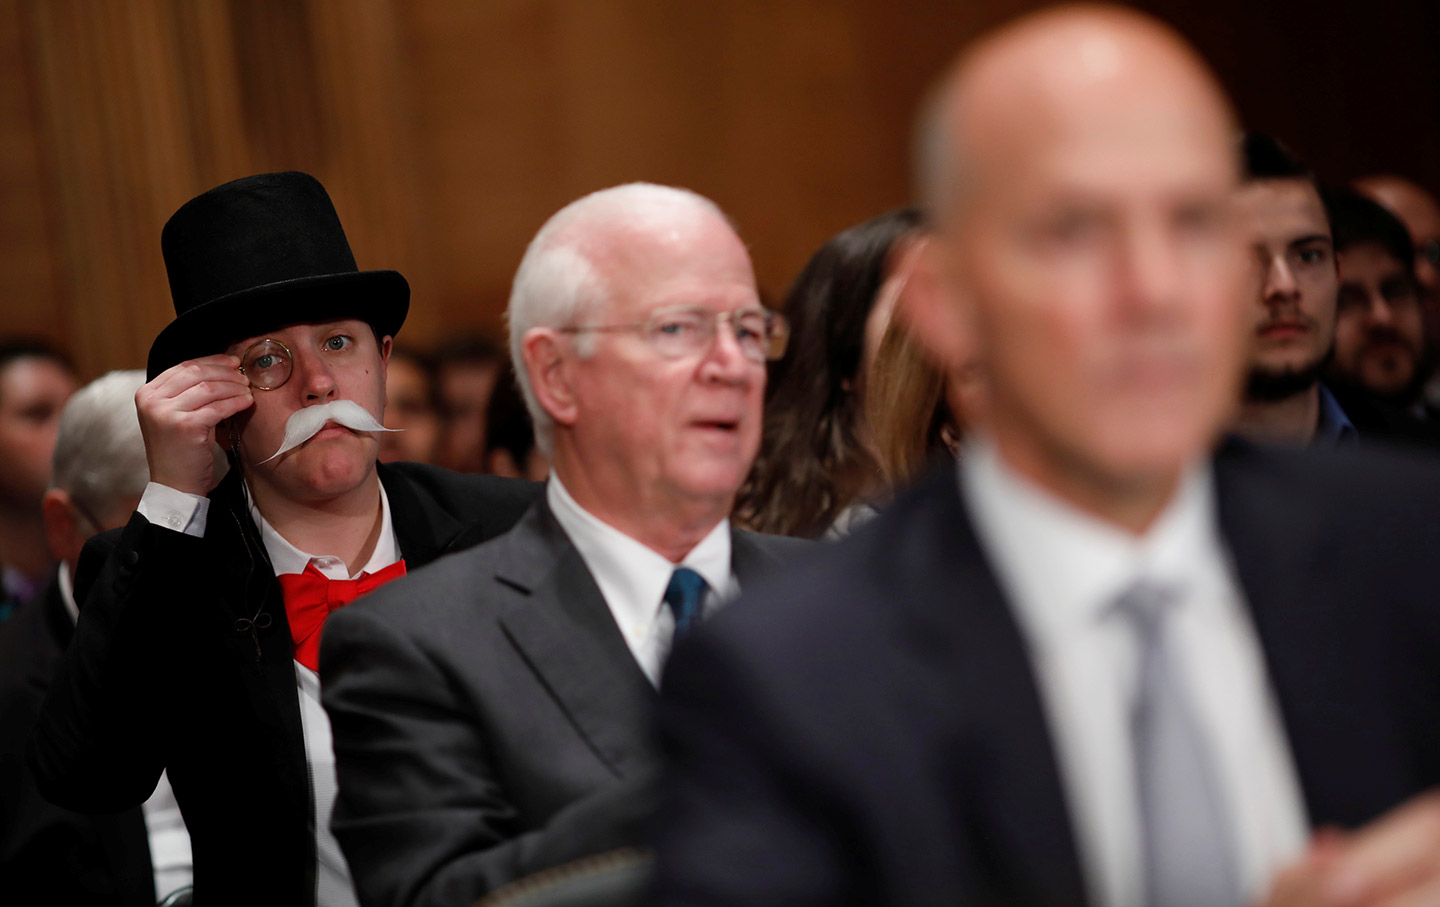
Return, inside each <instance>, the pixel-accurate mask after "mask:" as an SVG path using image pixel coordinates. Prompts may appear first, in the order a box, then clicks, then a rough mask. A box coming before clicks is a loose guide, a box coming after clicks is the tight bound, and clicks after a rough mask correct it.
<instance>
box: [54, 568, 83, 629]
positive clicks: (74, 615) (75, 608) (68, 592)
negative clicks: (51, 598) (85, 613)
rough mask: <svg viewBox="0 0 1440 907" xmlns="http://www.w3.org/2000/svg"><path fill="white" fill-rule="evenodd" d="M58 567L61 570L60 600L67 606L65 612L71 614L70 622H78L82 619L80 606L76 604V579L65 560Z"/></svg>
mask: <svg viewBox="0 0 1440 907" xmlns="http://www.w3.org/2000/svg"><path fill="white" fill-rule="evenodd" d="M57 569H58V570H59V571H60V577H59V582H60V602H61V604H63V605H64V606H65V613H66V614H69V615H70V622H71V623H76V622H78V621H79V620H80V606H79V605H77V604H75V581H74V580H72V579H71V578H70V568H69V567H67V566H66V565H65V562H64V561H61V562H60V566H59V567H58V568H57Z"/></svg>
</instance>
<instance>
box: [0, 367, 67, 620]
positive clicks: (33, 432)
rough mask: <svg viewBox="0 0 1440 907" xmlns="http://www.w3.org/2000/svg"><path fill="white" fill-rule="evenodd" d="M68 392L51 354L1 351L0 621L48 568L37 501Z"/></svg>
mask: <svg viewBox="0 0 1440 907" xmlns="http://www.w3.org/2000/svg"><path fill="white" fill-rule="evenodd" d="M75 386H76V385H75V372H74V370H73V369H72V368H71V367H70V363H69V362H68V361H67V360H66V359H65V357H64V356H62V355H60V353H58V352H56V351H55V350H54V349H52V348H51V347H49V346H46V345H44V344H41V343H35V342H30V341H11V342H4V343H0V581H3V584H4V590H3V594H0V621H3V620H4V619H5V617H6V616H8V615H9V614H10V612H11V611H12V610H14V609H15V608H16V607H19V606H20V605H21V604H22V603H23V602H25V601H26V600H28V599H29V598H30V597H31V596H33V595H34V594H35V593H36V592H37V591H39V589H40V587H41V586H43V585H44V584H45V582H46V580H47V579H48V577H49V574H50V570H51V568H52V567H53V566H54V563H55V562H54V561H52V560H51V559H50V552H49V550H48V549H47V548H46V546H45V527H44V525H43V523H42V522H41V519H40V497H41V495H43V494H44V493H45V488H46V486H47V484H48V482H49V480H50V455H51V453H52V452H53V451H54V449H55V431H56V427H57V426H58V425H59V423H60V410H61V408H62V407H64V405H65V401H66V400H68V399H69V398H70V395H71V394H73V393H74V392H75Z"/></svg>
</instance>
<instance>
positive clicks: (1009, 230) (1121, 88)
mask: <svg viewBox="0 0 1440 907" xmlns="http://www.w3.org/2000/svg"><path fill="white" fill-rule="evenodd" d="M929 114H930V119H929V120H928V121H927V123H926V127H927V128H926V130H925V135H926V138H927V140H928V141H929V142H930V143H931V144H930V145H929V146H928V147H926V148H924V149H922V150H923V152H924V155H925V156H924V160H925V161H926V162H927V165H928V166H927V167H926V169H925V172H924V173H923V174H922V180H923V184H924V188H925V190H926V192H927V195H928V197H929V198H930V199H931V201H932V204H933V210H934V214H935V227H936V230H937V238H936V240H935V241H934V242H933V243H932V244H931V245H930V246H928V247H927V248H928V249H929V250H931V251H930V252H929V254H927V256H926V257H925V258H924V259H923V260H922V261H921V263H920V265H919V267H918V268H917V271H916V272H915V273H914V274H913V275H912V276H911V280H910V283H911V287H910V290H911V291H912V292H914V294H915V295H914V298H913V303H914V305H913V315H914V317H915V319H916V322H917V324H918V325H919V326H920V327H921V334H920V336H924V337H925V338H926V339H927V342H929V343H932V344H935V345H937V346H938V347H940V348H943V347H944V345H945V338H947V337H948V338H955V348H954V349H953V350H952V354H951V355H950V357H949V359H948V361H949V362H950V364H951V367H952V368H956V367H958V366H959V365H960V364H961V358H960V356H961V349H960V346H961V344H960V343H959V340H960V338H964V337H966V336H967V333H966V332H967V331H968V330H970V329H971V326H972V325H973V330H974V332H975V333H974V347H975V348H978V350H979V354H980V357H981V360H982V364H983V368H984V373H985V378H986V381H987V382H988V386H987V389H986V402H985V406H984V416H983V418H982V419H980V420H978V421H977V422H976V423H975V424H974V425H973V426H971V431H972V432H973V443H971V444H969V445H968V446H967V448H966V450H965V452H964V453H963V454H962V456H961V458H960V465H959V467H958V470H957V469H956V468H953V467H952V468H947V469H945V470H943V471H942V472H941V473H940V474H938V475H936V476H934V477H933V478H932V479H929V480H927V481H926V482H925V483H923V484H922V485H920V486H919V487H917V488H916V489H915V490H914V491H913V492H910V493H907V494H905V495H902V496H901V497H900V498H899V499H898V500H897V501H896V502H895V504H894V505H892V507H891V508H889V509H888V510H887V511H886V512H885V513H883V514H881V516H879V517H877V518H876V520H875V521H874V522H873V523H872V524H870V525H868V526H866V527H864V528H863V529H862V530H860V531H859V532H858V533H857V534H856V535H855V536H853V537H852V538H851V539H849V540H847V541H845V542H842V543H840V544H839V545H838V546H836V547H835V548H833V549H828V550H826V551H823V552H821V554H820V556H819V557H817V558H815V559H814V560H813V561H811V562H810V563H809V564H807V565H805V566H804V567H802V569H800V570H798V571H797V572H796V573H794V574H793V575H790V576H787V577H785V578H784V579H783V580H782V581H780V582H778V583H776V584H774V585H773V586H768V587H766V588H765V589H763V590H761V591H759V592H757V593H755V594H754V595H752V596H749V597H747V599H745V600H742V601H740V602H737V603H736V604H735V605H734V606H733V607H732V608H731V609H730V610H729V611H727V612H725V613H722V614H721V615H719V616H718V617H717V618H716V620H715V621H713V622H712V623H711V624H710V625H708V626H707V627H705V628H703V629H702V631H701V632H700V633H699V634H698V635H697V637H696V639H695V640H694V642H693V644H691V645H689V646H687V647H684V648H682V649H681V650H680V651H678V652H677V653H676V657H675V658H674V659H672V661H671V664H670V667H669V670H668V671H667V673H666V676H665V683H664V688H663V689H664V695H663V696H662V709H661V712H662V716H661V717H662V742H663V746H664V748H665V750H666V751H667V752H668V754H669V755H670V757H671V758H672V759H673V765H674V769H673V788H672V790H671V792H670V795H669V799H668V804H667V806H666V808H665V810H664V812H663V814H662V822H661V827H660V828H659V830H658V834H657V841H658V842H659V843H658V846H659V853H660V858H661V859H660V879H659V888H658V892H659V898H660V901H661V903H663V904H667V905H677V904H684V905H689V904H696V905H702V904H703V905H710V904H714V905H720V904H726V905H730V904H733V905H741V904H744V905H747V907H753V905H767V904H773V905H781V904H783V905H787V907H794V905H815V904H855V905H860V904H866V905H869V904H896V905H907V907H915V905H932V904H933V905H941V904H944V905H955V904H1049V905H1057V907H1058V905H1075V904H1085V903H1089V904H1098V905H1127V907H1128V905H1170V907H1189V905H1240V904H1248V903H1260V902H1267V901H1268V902H1269V903H1272V904H1277V905H1281V904H1310V905H1314V904H1338V903H1346V904H1358V903H1367V904H1369V903H1388V901H1384V900H1382V897H1384V898H1388V897H1392V896H1394V895H1396V894H1398V893H1400V892H1407V893H1410V894H1414V895H1416V896H1417V899H1416V900H1415V901H1414V902H1415V903H1426V902H1427V901H1426V900H1425V897H1429V898H1431V899H1434V898H1435V897H1437V896H1440V859H1437V858H1436V857H1437V855H1440V799H1437V798H1436V797H1435V796H1434V795H1430V796H1428V797H1422V798H1419V799H1416V797H1417V795H1419V794H1420V793H1421V792H1422V791H1425V790H1427V789H1428V788H1431V787H1432V786H1434V785H1436V784H1437V783H1440V722H1437V721H1436V720H1435V716H1436V715H1437V714H1440V663H1437V661H1436V659H1435V657H1434V653H1435V652H1436V651H1440V649H1437V647H1440V611H1437V609H1436V608H1435V607H1434V585H1435V580H1434V571H1433V568H1432V567H1431V566H1430V565H1431V563H1432V561H1433V552H1434V551H1435V550H1436V546H1437V545H1440V525H1437V522H1440V521H1436V520H1435V519H1434V514H1435V513H1437V512H1440V477H1437V475H1436V470H1435V469H1434V467H1433V466H1432V464H1430V463H1429V462H1424V463H1419V462H1413V461H1409V460H1400V459H1394V460H1390V459H1385V460H1378V459H1370V458H1365V459H1351V458H1350V457H1355V456H1358V455H1356V454H1351V455H1349V457H1345V458H1342V457H1340V456H1339V455H1336V454H1331V455H1329V456H1320V455H1317V454H1299V453H1281V452H1273V453H1272V452H1267V451H1263V450H1256V449H1253V448H1250V447H1248V446H1245V447H1236V448H1233V449H1227V450H1226V452H1225V453H1223V454H1221V455H1220V456H1218V457H1214V458H1212V456H1211V448H1212V445H1213V444H1214V443H1215V441H1216V439H1217V437H1218V436H1219V435H1220V433H1221V431H1222V429H1223V427H1224V426H1225V425H1226V424H1227V423H1228V421H1229V420H1230V418H1231V416H1232V411H1233V409H1234V406H1235V402H1236V401H1237V400H1238V399H1239V392H1240V384H1241V380H1242V378H1243V376H1244V372H1245V366H1246V354H1247V348H1246V347H1247V344H1246V341H1247V336H1246V335H1247V333H1248V332H1249V331H1251V330H1253V326H1254V315H1253V312H1254V299H1253V296H1252V295H1250V291H1251V290H1252V289H1253V267H1252V265H1251V263H1250V260H1249V254H1248V250H1247V245H1248V243H1247V238H1246V236H1245V235H1244V233H1243V231H1242V230H1241V229H1240V225H1239V218H1238V217H1237V212H1236V211H1235V209H1234V207H1233V205H1234V194H1235V192H1236V189H1237V188H1238V167H1237V161H1236V160H1235V154H1234V144H1233V138H1232V137H1233V135H1234V132H1235V130H1234V122H1233V119H1232V116H1231V113H1230V109H1229V107H1228V105H1227V104H1226V102H1225V99H1224V98H1223V96H1222V94H1221V92H1220V90H1219V89H1218V87H1217V86H1216V84H1215V82H1214V80H1213V78H1212V77H1211V75H1210V74H1209V72H1208V70H1207V69H1206V68H1205V66H1204V65H1203V63H1201V61H1200V60H1198V59H1197V58H1196V57H1195V55H1194V53H1193V52H1192V51H1191V50H1190V49H1189V48H1188V46H1186V45H1185V44H1184V43H1183V41H1181V40H1180V39H1179V38H1178V37H1177V36H1175V35H1174V34H1173V33H1171V32H1170V31H1168V30H1167V29H1165V28H1164V27H1163V26H1161V25H1159V24H1157V23H1156V22H1155V21H1154V20H1151V19H1149V18H1146V17H1144V16H1142V15H1140V14H1137V13H1135V12H1131V11H1125V10H1122V9H1118V8H1106V7H1095V6H1086V7H1071V8H1058V9H1052V10H1049V11H1046V12H1042V13H1039V14H1036V15H1034V16H1031V17H1028V18H1025V19H1022V20H1020V21H1019V22H1017V23H1016V24H1014V25H1012V26H1010V27H1008V28H1005V29H1003V30H1001V31H999V32H997V33H994V34H992V35H990V36H989V37H987V38H985V39H983V40H982V41H981V43H979V44H978V45H976V46H975V47H974V48H973V49H972V50H971V51H970V52H969V53H967V54H965V55H964V56H963V57H962V58H961V60H960V62H959V64H958V66H957V68H956V69H955V71H954V73H953V74H952V75H951V77H950V78H949V80H948V81H947V82H946V84H945V86H944V91H943V94H942V95H941V96H940V97H939V99H938V102H937V104H936V105H935V106H934V107H933V108H931V109H930V110H929ZM965 347H966V349H967V350H968V348H969V345H968V344H967V345H965ZM957 479H958V483H957ZM1392 810H1393V812H1390V813H1389V814H1388V815H1387V811H1392ZM1382 817H1383V818H1382ZM1317 828H1325V829H1331V830H1330V831H1328V832H1327V833H1325V834H1322V835H1320V836H1318V837H1316V838H1312V837H1311V829H1317Z"/></svg>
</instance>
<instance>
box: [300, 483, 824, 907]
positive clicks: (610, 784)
mask: <svg viewBox="0 0 1440 907" xmlns="http://www.w3.org/2000/svg"><path fill="white" fill-rule="evenodd" d="M804 547H806V545H805V543H800V542H796V541H795V540H792V539H779V538H774V537H769V536H759V535H754V534H751V533H746V532H735V533H734V535H733V546H732V558H733V561H734V564H733V566H734V570H735V573H736V576H737V577H738V578H739V580H740V583H741V585H742V586H745V585H748V584H750V583H752V582H754V581H755V580H756V579H757V578H758V577H759V576H760V575H762V574H764V573H765V572H766V571H767V570H768V569H769V568H772V567H774V566H775V565H777V564H779V563H780V562H781V560H782V559H783V558H784V557H785V556H786V554H788V553H789V552H793V551H796V550H801V549H803V548H804ZM320 673H321V679H322V684H321V688H322V690H323V699H324V704H325V708H326V710H327V711H328V712H329V714H330V720H331V723H332V726H333V729H334V735H335V756H336V761H337V768H338V774H339V783H340V791H339V797H338V799H337V800H336V805H335V814H334V819H333V822H332V827H333V829H334V831H335V835H336V837H337V838H338V839H339V841H340V844H341V847H342V848H343V849H344V851H345V855H346V858H347V859H348V860H349V863H350V868H351V871H352V873H353V874H354V877H355V884H356V889H357V890H358V892H359V895H360V900H361V903H362V904H364V905H367V907H379V905H387V907H389V905H432V904H433V905H455V904H468V903H470V902H472V901H474V900H475V899H476V898H477V897H479V896H480V895H483V894H484V893H485V892H487V891H490V890H492V889H494V888H496V887H498V886H500V885H503V884H504V883H506V882H509V881H512V880H514V879H516V878H519V877H521V876H524V875H528V874H529V873H532V872H534V871H536V870H539V869H543V868H546V867H549V866H554V865H557V864H559V863H562V862H566V861H568V860H570V859H574V858H576V857H580V856H584V855H587V854H592V853H597V852H600V851H603V850H608V849H611V848H614V847H620V846H624V845H628V844H637V843H641V842H643V841H644V840H645V837H646V835H645V825H646V824H648V820H649V817H650V815H651V812H652V808H651V807H652V797H651V795H650V792H649V791H650V787H651V783H652V781H653V778H654V774H655V770H656V768H657V762H656V758H655V755H654V746H653V743H652V728H651V720H652V716H651V713H652V709H653V707H654V700H655V690H654V688H653V687H652V686H651V685H650V683H649V681H648V680H647V679H646V678H645V675H644V674H643V673H642V672H641V670H640V667H639V665H637V664H636V662H635V659H634V657H633V656H632V655H631V653H630V650H629V648H628V647H627V646H626V643H625V639H624V637H623V636H622V635H621V633H620V630H619V628H618V627H617V626H616V625H615V621H614V619H613V617H612V616H611V614H610V610H609V608H608V607H607V605H606V603H605V600H604V598H602V596H601V593H600V590H599V588H598V587H597V586H596V585H595V581H594V579H593V578H592V577H591V575H590V572H589V570H587V569H586V567H585V564H584V562H583V561H582V560H581V558H580V554H579V553H578V552H577V551H576V550H575V547H574V545H572V544H571V542H570V540H569V538H568V537H567V536H566V535H565V533H564V531H563V530H562V529H561V527H560V525H559V523H558V522H557V521H556V520H555V517H554V515H553V514H552V513H551V511H550V509H549V507H548V506H547V505H546V504H545V501H544V498H543V497H542V498H541V499H540V500H539V501H537V502H536V503H535V504H534V505H533V506H532V507H531V509H530V510H529V511H528V512H527V513H526V514H525V516H524V517H523V518H521V520H520V522H519V523H518V524H517V525H516V526H515V527H514V528H513V529H512V530H511V531H510V532H508V533H506V534H505V535H503V536H501V537H499V538H497V539H495V540H493V541H491V542H489V543H487V544H485V545H481V546H480V547H477V548H474V549H471V550H469V551H466V552H463V553H461V554H459V555H457V556H455V557H448V558H443V559H441V560H440V561H437V562H436V563H435V564H433V565H431V566H429V567H427V568H425V569H424V570H420V571H417V572H416V573H414V574H411V575H409V576H406V577H404V578H403V579H401V580H398V581H396V582H394V583H391V584H389V585H387V586H385V587H384V588H383V589H380V590H378V591H376V592H375V593H373V594H372V595H370V596H368V597H367V598H365V599H364V600H362V601H360V602H357V603H355V604H354V605H351V606H349V607H347V608H345V609H344V610H343V611H340V612H337V613H336V614H334V615H333V616H332V617H331V618H330V619H329V621H328V622H327V623H326V626H325V636H324V642H323V644H322V647H321V656H320Z"/></svg>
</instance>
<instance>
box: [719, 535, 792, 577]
mask: <svg viewBox="0 0 1440 907" xmlns="http://www.w3.org/2000/svg"><path fill="white" fill-rule="evenodd" d="M730 566H731V567H732V568H733V569H734V571H735V579H736V580H738V581H739V583H740V588H741V590H742V591H743V590H744V589H745V588H746V587H747V586H748V585H750V584H753V583H755V582H757V581H759V579H760V578H761V577H762V576H764V575H765V574H766V573H769V572H770V571H772V570H774V569H775V568H776V567H778V566H780V559H779V558H777V557H776V556H775V555H774V554H772V553H771V552H769V551H767V550H765V547H764V543H763V542H762V541H761V538H760V537H759V536H757V535H756V534H755V533H753V532H746V531H745V530H743V529H731V531H730Z"/></svg>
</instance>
